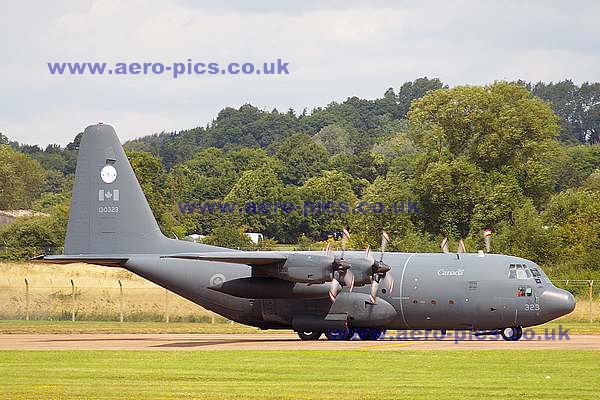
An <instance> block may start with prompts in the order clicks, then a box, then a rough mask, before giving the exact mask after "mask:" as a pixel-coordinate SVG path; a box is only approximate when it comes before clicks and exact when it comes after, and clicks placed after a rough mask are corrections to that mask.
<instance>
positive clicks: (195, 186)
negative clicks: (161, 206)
mask: <svg viewBox="0 0 600 400" xmlns="http://www.w3.org/2000/svg"><path fill="white" fill-rule="evenodd" d="M236 179H237V173H236V171H235V164H234V163H233V162H232V161H231V160H230V159H228V158H227V157H226V156H225V153H224V152H223V150H221V149H215V148H208V149H204V150H202V151H199V152H198V153H196V154H195V155H194V157H193V158H192V159H191V160H189V161H188V162H186V163H184V164H180V165H177V166H176V167H175V168H173V170H172V172H171V174H170V176H169V187H170V188H171V190H172V192H173V195H174V197H175V199H176V200H177V201H201V200H211V199H222V198H223V197H225V196H226V195H227V193H229V191H230V190H231V188H232V187H233V185H234V183H235V181H236Z"/></svg>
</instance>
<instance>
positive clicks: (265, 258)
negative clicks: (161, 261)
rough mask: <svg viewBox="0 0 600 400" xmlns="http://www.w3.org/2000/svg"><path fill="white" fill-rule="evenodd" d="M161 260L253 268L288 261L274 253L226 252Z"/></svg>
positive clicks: (194, 254) (184, 255)
mask: <svg viewBox="0 0 600 400" xmlns="http://www.w3.org/2000/svg"><path fill="white" fill-rule="evenodd" d="M161 258H178V259H182V260H199V261H217V262H224V263H232V264H245V265H249V266H251V267H258V266H268V265H274V264H279V263H282V262H285V261H286V260H287V258H288V257H287V256H286V255H284V254H281V253H272V252H245V251H224V252H210V253H178V254H171V255H166V256H161Z"/></svg>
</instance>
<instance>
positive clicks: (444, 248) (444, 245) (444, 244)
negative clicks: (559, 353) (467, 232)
mask: <svg viewBox="0 0 600 400" xmlns="http://www.w3.org/2000/svg"><path fill="white" fill-rule="evenodd" d="M441 247H442V251H443V252H444V253H450V250H449V249H448V238H447V237H445V238H444V239H443V240H442V244H441Z"/></svg>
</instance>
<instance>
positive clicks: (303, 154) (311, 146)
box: [270, 133, 329, 185]
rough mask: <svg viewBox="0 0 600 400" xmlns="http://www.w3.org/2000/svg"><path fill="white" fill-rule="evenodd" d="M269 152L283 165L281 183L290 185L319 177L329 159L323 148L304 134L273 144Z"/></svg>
mask: <svg viewBox="0 0 600 400" xmlns="http://www.w3.org/2000/svg"><path fill="white" fill-rule="evenodd" d="M270 150H271V152H272V153H273V154H274V155H275V156H276V157H277V158H278V159H279V160H280V161H281V162H282V163H283V172H282V180H283V182H284V183H286V184H292V185H299V184H302V183H304V182H305V181H306V180H307V179H308V178H310V177H312V176H316V175H319V174H320V173H321V171H322V170H324V169H325V168H326V166H327V160H328V158H329V155H328V154H327V150H325V147H323V145H320V144H317V143H315V142H314V141H313V140H312V139H311V138H310V136H308V135H306V134H304V133H297V134H294V135H292V136H290V137H289V138H287V139H285V140H283V141H281V142H279V143H276V144H274V145H273V146H271V148H270Z"/></svg>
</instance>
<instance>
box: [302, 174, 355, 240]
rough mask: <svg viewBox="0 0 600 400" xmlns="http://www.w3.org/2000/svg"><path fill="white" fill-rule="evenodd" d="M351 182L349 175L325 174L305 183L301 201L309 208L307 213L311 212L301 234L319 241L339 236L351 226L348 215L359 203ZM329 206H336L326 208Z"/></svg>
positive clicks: (303, 223) (305, 220)
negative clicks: (332, 234) (343, 229)
mask: <svg viewBox="0 0 600 400" xmlns="http://www.w3.org/2000/svg"><path fill="white" fill-rule="evenodd" d="M351 182H352V178H351V177H350V176H349V175H348V174H345V173H343V172H338V171H325V172H323V174H322V175H321V176H317V177H313V178H310V179H309V180H307V181H306V182H305V183H304V185H303V186H302V187H301V188H300V197H301V198H302V200H303V201H304V202H305V203H304V204H305V205H308V206H309V207H306V210H307V211H310V212H307V214H306V215H305V217H304V219H303V220H302V226H303V228H302V231H303V232H304V233H305V234H306V235H307V236H309V237H312V238H313V239H320V238H321V236H322V234H324V233H328V234H331V233H333V232H339V231H341V230H342V228H344V227H345V226H347V225H348V218H349V211H350V210H351V209H352V208H353V207H354V204H355V203H356V197H355V196H354V192H353V191H352V185H351ZM327 202H331V203H334V204H329V205H328V206H327V207H326V208H324V207H325V205H326V203H327ZM342 202H343V203H345V204H346V206H347V209H346V210H344V209H342V208H341V207H340V206H339V204H340V203H342ZM328 210H329V211H328Z"/></svg>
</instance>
